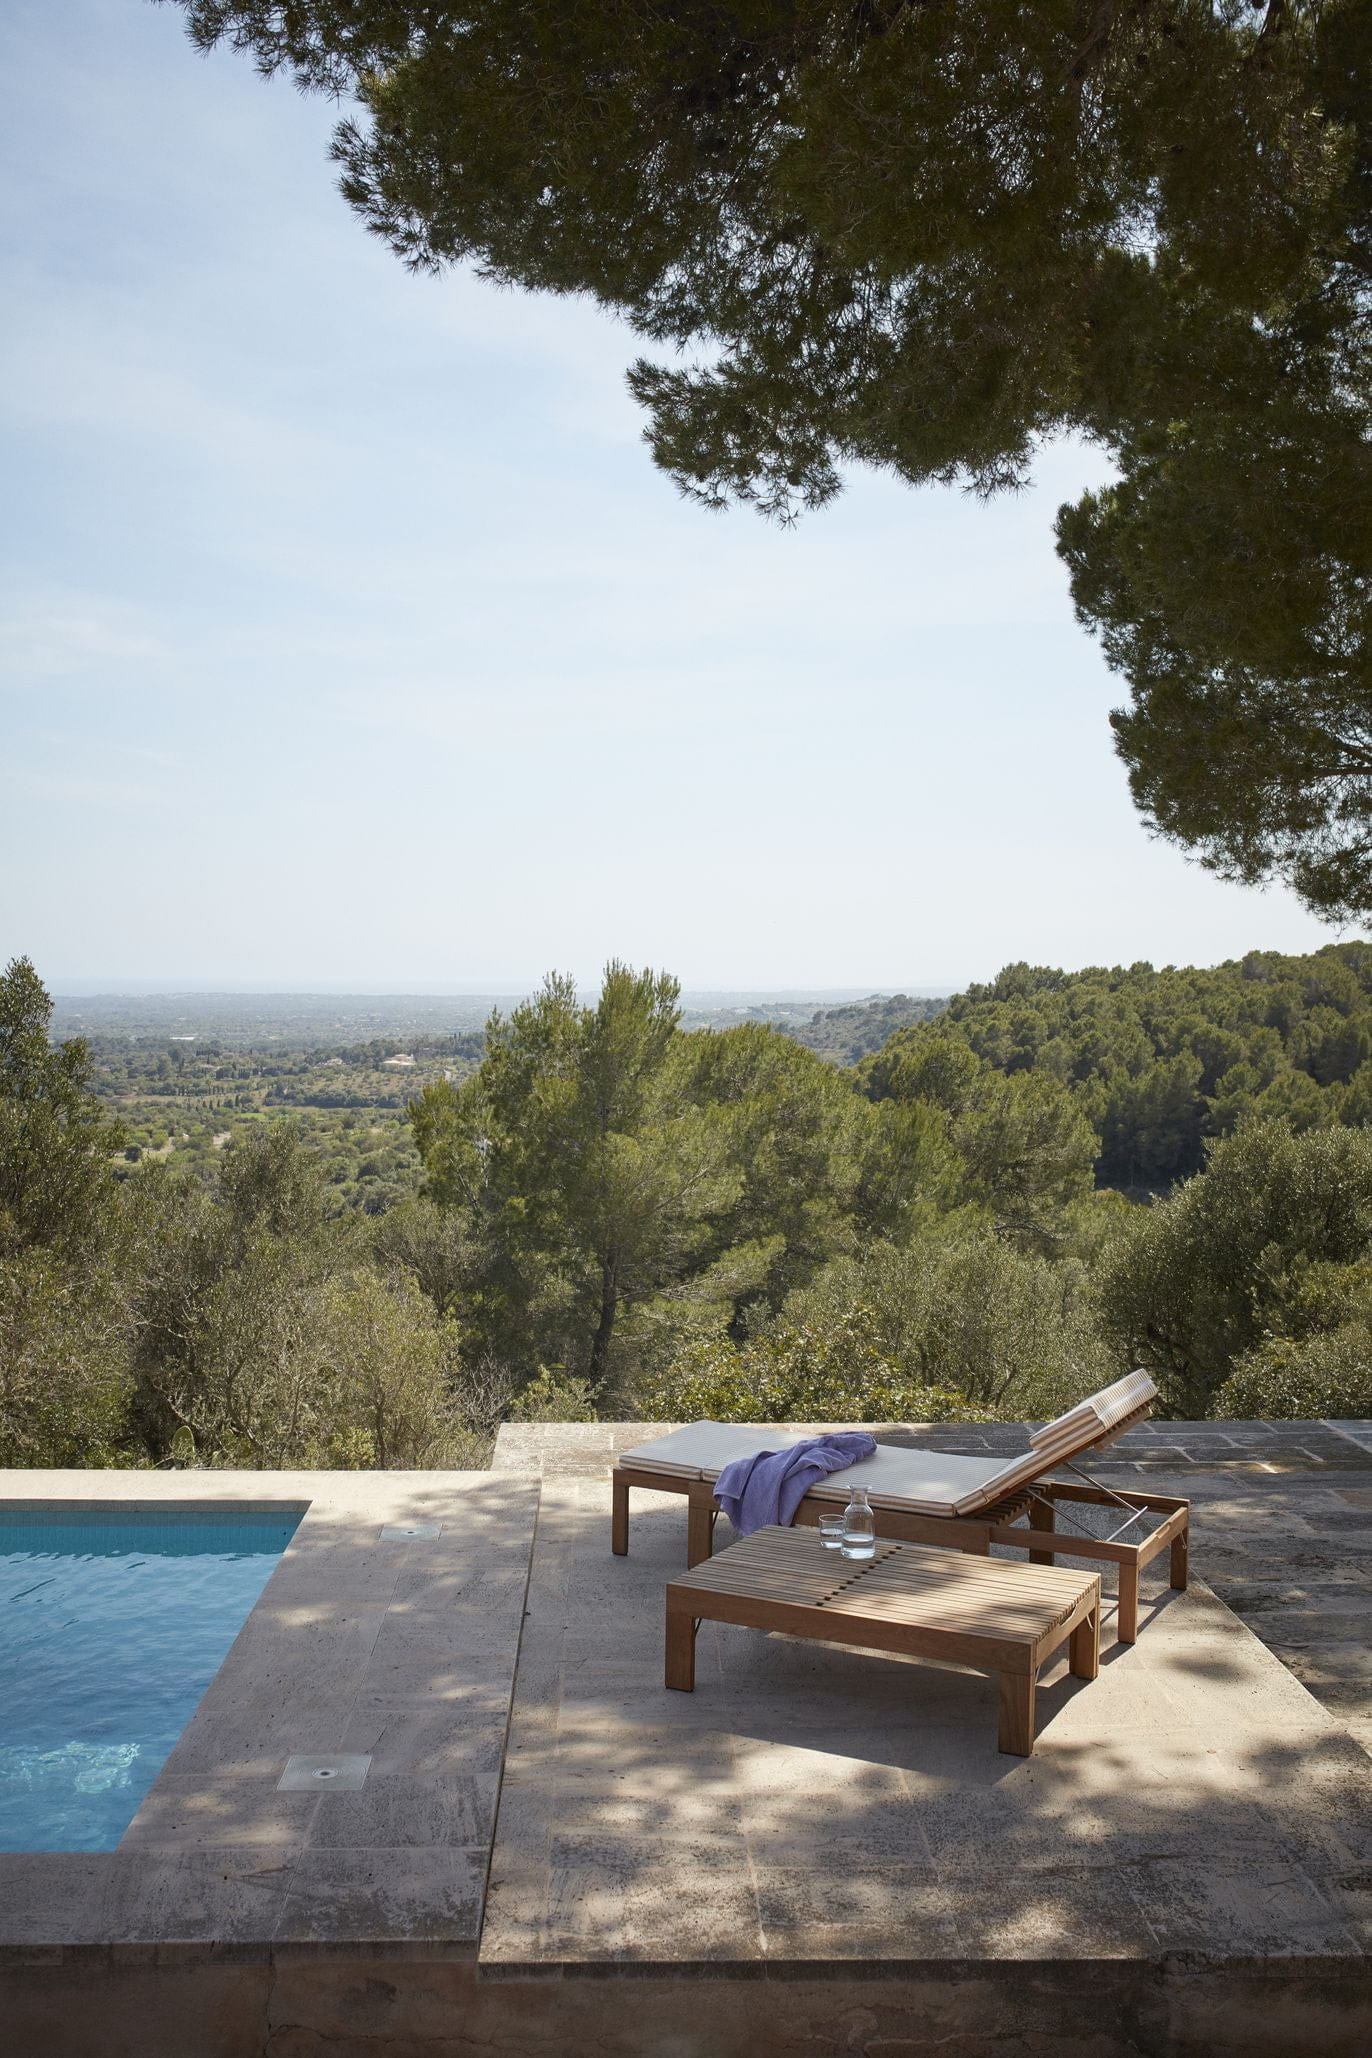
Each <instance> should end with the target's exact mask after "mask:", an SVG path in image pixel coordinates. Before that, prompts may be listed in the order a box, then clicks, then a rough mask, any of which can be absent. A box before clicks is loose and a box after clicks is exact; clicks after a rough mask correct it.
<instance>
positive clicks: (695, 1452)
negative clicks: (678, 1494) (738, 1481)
mask: <svg viewBox="0 0 1372 2058" xmlns="http://www.w3.org/2000/svg"><path fill="white" fill-rule="evenodd" d="M804 1440H805V1439H804V1434H803V1433H802V1432H801V1431H799V1430H794V1431H793V1430H789V1429H773V1428H770V1427H769V1426H768V1425H767V1424H766V1423H761V1424H759V1423H756V1422H754V1423H752V1424H749V1423H747V1422H688V1423H687V1424H686V1425H685V1427H684V1428H682V1429H673V1430H671V1431H670V1432H669V1433H668V1435H666V1436H659V1437H655V1438H654V1439H653V1440H652V1441H651V1442H650V1443H640V1444H636V1445H635V1446H634V1448H633V1450H631V1451H623V1452H621V1454H620V1459H619V1462H620V1464H621V1465H631V1466H632V1465H641V1466H642V1467H643V1468H644V1470H645V1471H647V1472H672V1473H675V1474H677V1475H679V1476H680V1477H681V1478H683V1479H718V1477H719V1475H720V1473H721V1472H722V1471H723V1470H724V1467H725V1466H726V1465H731V1464H732V1463H733V1461H734V1459H735V1458H750V1457H751V1456H752V1455H753V1453H754V1451H785V1450H789V1449H790V1447H791V1445H792V1444H793V1443H803V1442H804Z"/></svg>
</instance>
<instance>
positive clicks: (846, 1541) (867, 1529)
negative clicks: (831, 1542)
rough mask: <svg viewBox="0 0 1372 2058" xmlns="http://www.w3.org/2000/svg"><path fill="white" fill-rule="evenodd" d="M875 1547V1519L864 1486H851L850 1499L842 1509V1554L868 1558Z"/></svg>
mask: <svg viewBox="0 0 1372 2058" xmlns="http://www.w3.org/2000/svg"><path fill="white" fill-rule="evenodd" d="M876 1547H877V1520H876V1516H875V1515H874V1514H873V1513H872V1509H871V1504H870V1502H869V1501H868V1499H867V1489H866V1487H865V1486H855V1487H854V1488H853V1494H852V1499H851V1500H850V1501H849V1503H848V1505H847V1507H846V1508H845V1509H844V1511H843V1555H844V1557H845V1558H870V1557H872V1556H874V1555H875V1552H876Z"/></svg>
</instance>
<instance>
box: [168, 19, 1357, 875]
mask: <svg viewBox="0 0 1372 2058" xmlns="http://www.w3.org/2000/svg"><path fill="white" fill-rule="evenodd" d="M180 4H181V5H182V6H184V8H185V10H186V13H187V17H188V22H189V27H190V32H191V34H192V36H193V37H194V39H195V40H196V41H197V42H198V43H199V44H200V45H201V46H202V47H206V48H208V47H210V46H212V45H214V44H215V43H218V42H220V41H226V42H228V43H229V44H231V45H233V46H234V47H236V48H239V49H243V50H246V51H249V52H251V53H252V54H253V55H254V56H255V58H256V60H257V62H258V64H259V66H260V67H261V68H262V69H263V70H264V71H266V72H274V71H278V70H284V71H287V72H289V73H290V74H292V75H293V76H294V77H295V79H296V80H297V81H298V82H299V83H300V84H301V85H302V86H304V87H305V88H307V89H312V90H318V91H324V92H328V93H331V94H335V95H339V96H342V97H345V98H347V99H349V100H350V101H351V102H352V107H351V110H350V111H349V112H348V113H347V114H346V116H345V118H344V120H343V121H342V123H341V124H340V126H339V128H338V130H337V133H336V139H335V146H334V154H335V157H336V159H337V161H338V163H339V164H340V166H341V169H342V184H343V190H344V192H345V194H346V195H347V197H348V199H349V200H350V201H351V203H352V205H353V206H354V207H355V208H356V209H357V211H358V213H359V214H360V216H361V217H362V219H363V221H364V222H365V223H366V224H367V226H368V227H369V228H370V229H371V230H373V231H374V232H375V233H376V234H377V235H379V236H380V237H382V238H383V239H384V240H385V241H386V242H387V243H388V244H389V245H390V246H391V247H392V248H393V249H394V250H395V251H396V252H397V253H398V254H399V255H400V256H401V257H402V258H403V259H404V260H405V261H406V262H407V263H409V264H411V265H415V266H441V265H446V264H451V263H465V262H474V263H475V264H476V265H477V267H478V268H479V269H480V270H481V271H482V272H483V273H484V274H485V275H486V276H488V277H490V278H493V279H496V280H499V281H502V282H508V283H513V284H517V285H520V286H524V287H528V288H533V289H536V290H545V291H553V292H559V293H586V294H591V295H593V296H595V298H597V299H598V300H599V301H601V302H602V303H603V304H605V305H606V306H609V307H612V308H614V309H617V310H619V311H621V312H622V313H623V314H625V315H626V316H627V317H628V319H629V321H630V323H631V324H632V325H633V326H634V327H635V328H636V329H637V330H638V331H639V332H640V333H641V334H642V335H643V336H645V337H646V338H648V339H649V340H650V341H651V342H652V343H654V344H657V345H659V346H667V347H668V348H670V349H674V350H675V351H676V352H677V353H678V356H677V357H675V358H673V357H668V358H667V359H666V360H663V359H662V358H657V359H653V360H649V359H644V360H640V361H639V362H638V363H637V364H636V365H635V366H634V368H633V370H632V372H631V374H630V383H631V386H632V388H633V390H634V392H635V393H636V394H637V396H638V397H639V399H640V400H641V402H642V403H643V404H644V406H645V408H646V409H647V411H648V430H647V435H648V439H649V441H650V443H651V445H652V449H653V453H654V456H655V458H656V460H657V462H658V463H659V464H660V465H661V466H663V467H664V468H665V469H666V470H667V471H668V472H669V473H670V475H671V476H672V477H673V478H674V479H675V480H676V481H677V483H678V485H679V486H680V487H681V489H682V490H683V491H684V492H685V493H687V494H688V495H690V496H691V497H693V498H694V499H696V500H698V501H701V502H702V503H704V504H705V505H706V506H708V507H717V506H722V505H724V504H725V503H726V502H727V501H729V500H744V501H749V502H752V503H753V504H755V505H756V506H758V507H759V508H761V509H762V510H763V511H764V512H765V513H768V514H770V515H775V516H778V517H780V518H782V519H789V518H791V516H792V515H793V514H794V512H795V511H796V510H797V509H798V508H801V507H816V506H819V505H821V504H823V503H824V502H825V501H827V500H829V499H831V498H832V497H833V495H834V494H835V493H836V492H837V491H838V490H839V486H840V480H841V473H842V469H843V467H844V466H845V465H848V464H851V463H854V462H861V463H866V464H871V465H876V466H879V467H882V468H885V469H888V470H890V471H892V472H894V473H895V474H896V475H897V476H898V477H900V478H902V479H905V480H908V481H910V482H911V483H916V484H918V483H921V482H925V481H928V480H943V481H953V480H956V481H962V482H964V483H967V484H970V485H971V486H973V487H974V488H975V489H977V490H978V491H982V492H987V491H991V490H994V489H995V488H997V487H1001V486H1006V485H1010V484H1014V483H1017V482H1018V481H1020V480H1022V479H1023V478H1024V476H1025V475H1026V472H1027V470H1028V467H1029V464H1030V461H1031V457H1032V453H1033V451H1034V448H1035V446H1036V444H1037V443H1038V442H1039V441H1040V440H1041V439H1042V438H1044V437H1045V436H1047V435H1049V434H1051V433H1052V432H1054V431H1055V430H1059V429H1062V428H1064V427H1072V428H1075V429H1076V430H1078V431H1080V432H1084V433H1085V434H1087V435H1089V436H1091V437H1094V438H1095V439H1096V440H1097V441H1098V442H1099V443H1100V444H1102V445H1103V446H1104V448H1105V449H1106V450H1108V451H1109V452H1110V454H1111V455H1112V457H1113V458H1114V459H1115V461H1116V463H1117V465H1118V466H1119V469H1120V472H1121V479H1120V483H1119V485H1118V487H1117V488H1115V489H1112V490H1110V491H1108V492H1106V493H1104V494H1101V495H1088V496H1087V497H1086V499H1085V500H1084V501H1083V502H1082V503H1081V504H1080V505H1079V506H1078V507H1077V508H1076V509H1074V510H1070V511H1067V512H1066V513H1065V514H1064V517H1063V523H1062V546H1063V549H1064V552H1065V554H1066V556H1067V558H1068V562H1069V564H1070V566H1071V569H1072V575H1073V586H1074V592H1075V595H1076V599H1077V604H1078V607H1079V610H1080V612H1081V614H1082V617H1083V619H1084V620H1086V621H1088V622H1089V623H1091V624H1092V625H1093V626H1095V627H1096V628H1097V629H1099V630H1100V631H1101V633H1102V635H1103V637H1104V639H1105V646H1106V652H1107V655H1108V656H1109V658H1110V661H1111V662H1112V663H1113V664H1116V665H1117V666H1118V667H1119V668H1120V669H1121V670H1122V671H1123V672H1124V674H1125V676H1126V678H1127V679H1128V681H1129V685H1130V688H1131V692H1132V695H1133V701H1132V706H1131V708H1130V710H1129V711H1128V713H1127V714H1125V715H1123V716H1122V717H1121V718H1120V724H1119V738H1120V747H1121V749H1122V751H1123V754H1124V756H1125V758H1126V761H1127V763H1128V764H1129V766H1130V770H1131V776H1132V780H1133V787H1134V792H1135V795H1136V798H1137V799H1138V801H1139V803H1140V805H1141V806H1142V807H1143V808H1144V809H1145V811H1146V812H1147V814H1148V816H1149V818H1150V819H1151V820H1152V821H1153V822H1154V823H1155V824H1156V826H1157V827H1158V829H1159V830H1160V831H1161V832H1162V833H1164V834H1167V835H1170V836H1173V837H1176V838H1178V839H1180V840H1181V841H1182V842H1184V843H1185V844H1187V845H1188V846H1190V847H1192V848H1193V849H1195V850H1197V851H1198V852H1199V853H1200V855H1201V857H1202V859H1203V860H1204V861H1205V862H1207V863H1210V864H1213V865H1215V866H1217V867H1219V869H1221V870H1223V871H1227V872H1233V873H1235V874H1237V875H1238V876H1240V877H1244V878H1253V877H1265V876H1267V875H1268V874H1269V873H1271V872H1274V871H1276V872H1280V873H1282V874H1284V875H1286V876H1289V877H1290V878H1291V880H1292V882H1293V884H1294V885H1295V886H1296V888H1297V890H1298V891H1299V892H1301V893H1302V894H1303V895H1304V896H1305V898H1306V899H1307V900H1308V901H1309V902H1310V904H1311V905H1312V906H1313V907H1316V908H1318V909H1320V910H1321V911H1323V912H1337V911H1339V910H1340V909H1344V908H1349V907H1352V908H1357V909H1361V910H1366V909H1367V907H1368V906H1369V904H1372V859H1369V856H1368V851H1367V845H1366V833H1367V827H1368V824H1367V808H1366V804H1365V802H1364V801H1363V798H1362V795H1363V794H1364V793H1365V791H1366V763H1365V754H1366V742H1367V738H1366V728H1367V721H1368V714H1369V694H1370V693H1372V685H1370V683H1369V670H1368V656H1367V637H1366V611H1367V564H1368V555H1367V547H1366V546H1367V536H1368V525H1369V519H1370V517H1369V512H1368V510H1369V506H1370V505H1372V494H1369V476H1368V461H1367V443H1368V381H1367V369H1368V339H1369V325H1368V309H1369V284H1370V283H1372V119H1369V116H1370V115H1372V0H1266V4H1253V0H1170V4H1168V5H1166V6H1162V5H1158V4H1153V0H1144V4H1141V5H1137V6H1129V7H1126V6H1122V5H1116V4H1112V0H1105V4H1096V0H1040V4H1037V5H1035V6H1032V7H1024V6H1012V5H1009V4H1007V0H964V4H961V5H959V6H956V7H951V6H910V5H906V4H902V0H861V4H855V5H852V4H850V5H842V6H834V5H832V4H820V0H811V4H807V0H727V4H721V5H710V6H702V5H700V4H698V0H673V4H669V5H666V6H657V7H652V8H648V7H643V6H635V5H623V4H617V0H593V4H587V5H582V6H579V7H577V8H574V9H571V10H568V9H561V10H558V11H557V12H556V14H550V13H548V12H547V11H546V10H544V11H540V10H539V9H537V8H510V7H508V6H506V5H503V4H500V0H467V4H466V5H464V6H462V7H448V6H439V5H434V4H430V0H391V4H387V0H298V4H292V5H289V6H283V5H280V4H278V0H180ZM681 352H695V353H696V356H695V361H693V362H692V361H687V362H684V363H683V362H681V361H680V357H679V353H681ZM1179 731H1180V734H1179V733H1178V732H1179ZM1192 740H1194V743H1195V745H1196V748H1195V749H1193V748H1192ZM1231 759H1232V762H1233V766H1234V778H1233V780H1232V781H1231V779H1230V778H1229V777H1228V768H1229V766H1230V763H1231ZM1216 765H1222V766H1223V767H1224V768H1225V774H1226V776H1224V777H1221V778H1216V777H1215V776H1214V775H1213V772H1212V770H1211V768H1213V767H1214V766H1216ZM1360 782H1361V783H1360Z"/></svg>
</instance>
